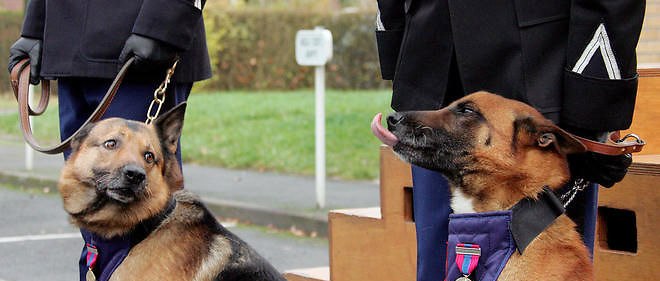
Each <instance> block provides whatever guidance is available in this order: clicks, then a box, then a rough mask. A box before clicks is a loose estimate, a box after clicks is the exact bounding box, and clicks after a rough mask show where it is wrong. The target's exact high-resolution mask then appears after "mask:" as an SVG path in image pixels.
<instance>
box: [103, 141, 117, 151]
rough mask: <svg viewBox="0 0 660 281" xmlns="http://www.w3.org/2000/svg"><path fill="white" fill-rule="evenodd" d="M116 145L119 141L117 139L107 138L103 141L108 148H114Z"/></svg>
mask: <svg viewBox="0 0 660 281" xmlns="http://www.w3.org/2000/svg"><path fill="white" fill-rule="evenodd" d="M115 146H117V141H116V140H107V141H105V142H104V143H103V147H105V148H107V149H114V148H115Z"/></svg>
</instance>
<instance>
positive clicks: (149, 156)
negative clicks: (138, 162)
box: [144, 152, 154, 163]
mask: <svg viewBox="0 0 660 281" xmlns="http://www.w3.org/2000/svg"><path fill="white" fill-rule="evenodd" d="M144 160H145V161H147V163H153V162H154V154H153V153H151V152H145V153H144Z"/></svg>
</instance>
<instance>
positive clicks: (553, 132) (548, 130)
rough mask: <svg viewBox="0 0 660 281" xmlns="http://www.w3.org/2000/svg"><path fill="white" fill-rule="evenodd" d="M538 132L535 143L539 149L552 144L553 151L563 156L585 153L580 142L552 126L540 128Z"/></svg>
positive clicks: (584, 148)
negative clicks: (555, 150) (553, 146)
mask: <svg viewBox="0 0 660 281" xmlns="http://www.w3.org/2000/svg"><path fill="white" fill-rule="evenodd" d="M539 131H540V133H539V134H538V136H537V142H538V144H539V146H541V147H546V146H548V145H549V144H550V143H554V145H555V149H557V151H559V152H560V153H562V154H565V155H568V154H575V153H584V152H586V151H587V148H586V147H585V146H584V144H582V142H580V141H579V140H578V139H576V138H575V137H573V136H572V135H571V134H569V133H568V132H566V131H564V130H562V129H561V128H559V127H557V126H556V125H554V124H553V125H546V126H541V127H540V130H539Z"/></svg>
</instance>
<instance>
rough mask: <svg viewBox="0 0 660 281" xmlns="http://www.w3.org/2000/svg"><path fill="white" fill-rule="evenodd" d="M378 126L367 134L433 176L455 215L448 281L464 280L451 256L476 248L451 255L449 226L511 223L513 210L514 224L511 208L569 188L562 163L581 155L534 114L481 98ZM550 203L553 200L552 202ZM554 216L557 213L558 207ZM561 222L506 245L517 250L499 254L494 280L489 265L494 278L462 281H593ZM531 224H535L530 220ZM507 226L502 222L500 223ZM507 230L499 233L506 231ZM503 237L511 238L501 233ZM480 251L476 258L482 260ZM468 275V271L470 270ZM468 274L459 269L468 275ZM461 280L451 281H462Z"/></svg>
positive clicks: (576, 239)
mask: <svg viewBox="0 0 660 281" xmlns="http://www.w3.org/2000/svg"><path fill="white" fill-rule="evenodd" d="M380 118H381V115H380V114H379V115H377V116H376V117H375V118H374V120H373V122H372V130H373V132H374V134H375V135H376V136H377V137H378V138H379V139H380V140H381V141H382V142H383V143H385V144H387V145H390V146H392V148H393V150H394V152H395V153H396V154H397V155H398V156H399V157H400V158H401V159H402V160H404V161H406V162H408V163H410V164H413V165H417V166H420V167H423V168H427V169H430V170H435V171H439V172H441V173H442V174H443V175H444V176H445V177H446V178H447V179H448V180H449V182H450V190H451V193H452V199H451V207H452V209H453V210H454V214H455V215H452V217H450V230H449V231H450V238H449V248H448V253H449V257H448V262H447V268H448V270H447V272H448V276H447V277H448V279H447V280H449V281H454V280H457V279H456V278H457V277H460V278H467V277H468V276H469V275H470V272H468V271H466V272H464V271H463V270H464V269H462V268H459V266H457V265H456V264H454V260H453V259H452V258H453V253H454V252H455V253H456V256H457V257H458V256H459V255H467V254H471V253H476V252H475V251H473V249H467V250H466V248H465V247H474V246H472V245H471V244H469V243H474V242H475V241H454V242H458V243H465V245H458V244H455V245H458V246H457V247H456V249H453V248H452V246H453V245H452V223H453V220H454V219H456V220H457V221H460V219H461V218H464V217H465V216H471V218H474V216H480V215H482V216H483V214H484V213H489V214H490V213H492V214H495V216H494V217H497V216H499V215H502V214H504V215H508V216H509V218H511V216H510V215H509V213H507V212H506V211H507V210H510V209H513V210H514V211H513V221H516V208H517V206H520V205H521V202H522V203H524V204H527V205H528V206H534V205H535V204H536V205H539V204H540V203H538V204H537V202H539V201H544V202H545V201H547V200H541V198H542V197H543V198H546V197H548V196H549V195H548V193H551V192H550V190H552V191H555V190H557V189H559V188H561V187H562V186H563V185H564V184H565V183H566V182H567V181H569V179H570V174H569V169H568V162H567V160H566V155H567V154H571V153H582V152H584V151H585V147H584V145H582V143H580V142H579V141H578V140H576V139H575V138H573V137H572V136H571V135H569V134H567V133H566V132H564V131H563V130H561V129H560V128H558V127H556V126H555V125H553V123H552V122H551V121H549V120H547V119H545V118H544V117H543V116H542V115H541V114H540V113H539V112H538V111H536V110H535V109H534V108H532V107H530V106H528V105H526V104H524V103H521V102H518V101H514V100H510V99H506V98H503V97H500V96H498V95H494V94H490V93H486V92H478V93H474V94H471V95H468V96H466V97H464V98H461V99H459V100H457V101H455V102H453V103H452V104H450V105H449V106H447V107H445V108H443V109H441V110H437V111H416V112H401V113H393V114H391V115H389V116H388V117H387V123H388V129H389V130H387V129H385V128H383V127H382V125H381V124H380ZM544 189H545V191H544ZM548 189H549V190H548ZM550 197H553V198H554V195H552V196H550ZM555 199H556V198H555ZM548 202H549V201H548ZM558 208H560V209H562V210H561V211H563V208H562V207H558ZM473 213H477V214H473ZM560 214H561V212H559V213H557V215H558V217H557V218H556V219H554V217H553V219H554V221H552V220H550V221H549V222H548V224H549V226H547V228H545V229H543V228H541V229H539V231H538V232H539V233H538V235H537V236H533V237H531V238H530V239H529V243H528V244H526V243H520V242H519V241H518V240H516V243H512V244H513V246H512V247H510V248H511V249H514V248H515V247H516V246H517V248H518V251H514V250H509V251H508V252H507V251H504V252H505V253H508V256H509V258H508V261H507V259H506V258H507V254H503V255H502V256H501V259H502V261H501V263H502V264H501V265H504V263H506V265H505V266H504V268H503V269H502V268H500V269H499V272H498V269H497V268H493V266H492V264H491V265H490V267H491V268H490V269H488V270H494V273H492V274H491V273H483V272H482V273H479V272H477V274H476V276H477V278H475V277H474V275H475V274H473V275H472V276H469V278H470V279H471V280H495V279H496V280H500V281H502V280H593V266H592V264H591V260H590V258H589V253H588V251H587V249H586V247H585V246H584V244H583V242H582V240H581V239H580V236H579V234H578V233H577V232H576V230H575V224H574V223H573V221H571V220H570V219H569V218H568V217H567V216H566V215H563V214H561V215H560ZM488 216H490V215H488ZM489 218H492V217H489ZM528 218H529V217H528ZM531 218H532V220H534V217H531ZM510 221H511V220H510V219H509V220H506V219H505V220H502V222H504V223H511V222H510ZM526 223H527V222H522V223H521V224H526ZM531 223H534V222H531ZM456 226H457V227H459V225H456ZM474 227H476V228H477V229H474ZM488 227H490V226H486V225H473V228H472V229H468V230H467V231H468V232H471V231H474V232H479V231H482V230H481V229H479V228H488ZM507 228H508V227H507V226H504V227H503V229H504V230H505V231H509V230H508V229H507ZM512 231H513V230H512ZM503 236H504V237H510V236H511V235H510V234H509V233H507V234H506V235H503ZM456 237H459V238H458V240H460V239H465V240H469V239H477V238H478V237H477V236H475V235H472V236H470V235H467V236H465V235H464V236H456ZM467 237H469V238H467ZM514 238H516V237H515V235H514ZM532 238H533V239H532ZM523 242H524V241H523ZM490 243H494V242H493V241H490ZM486 244H488V243H486ZM505 244H506V242H505ZM515 244H518V245H515ZM525 244H526V245H525ZM466 245H467V246H466ZM461 246H463V247H461ZM482 246H484V245H482ZM523 250H524V251H523ZM483 251H484V249H482V253H481V254H488V253H483ZM486 251H490V250H486ZM493 252H494V251H493ZM477 254H478V253H477ZM468 257H469V256H468ZM486 258H488V257H486V256H482V259H481V260H479V261H478V263H477V264H478V265H477V271H478V270H480V269H479V268H480V267H484V268H485V267H488V266H489V265H488V264H486V262H489V261H486V260H484V259H486ZM463 260H464V259H463V258H461V261H463ZM467 260H468V259H465V261H466V264H467ZM482 261H483V262H482ZM456 262H457V263H458V262H459V261H458V260H456ZM496 262H499V261H496ZM470 263H472V262H471V261H470ZM470 268H474V266H472V264H470ZM470 268H467V267H466V268H465V269H469V270H472V269H470ZM459 270H460V272H458V271H459ZM452 271H454V272H456V273H455V274H456V276H455V277H452V276H451V274H452ZM475 272H476V271H475ZM461 276H463V277H461ZM460 278H459V279H458V280H465V279H460Z"/></svg>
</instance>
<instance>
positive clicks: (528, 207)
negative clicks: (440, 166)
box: [445, 187, 564, 281]
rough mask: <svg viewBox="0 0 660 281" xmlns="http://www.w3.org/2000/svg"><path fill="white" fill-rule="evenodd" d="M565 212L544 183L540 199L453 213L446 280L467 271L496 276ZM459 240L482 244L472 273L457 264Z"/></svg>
mask: <svg viewBox="0 0 660 281" xmlns="http://www.w3.org/2000/svg"><path fill="white" fill-rule="evenodd" d="M563 213H564V207H563V205H562V204H561V201H559V199H558V198H557V197H556V196H555V195H554V193H553V192H552V191H551V190H550V189H548V188H547V187H544V189H543V192H542V193H540V194H539V196H538V199H537V200H534V199H531V198H525V199H523V200H521V201H519V202H518V203H517V204H516V205H515V206H513V207H512V208H511V209H509V210H506V211H498V212H488V213H473V214H452V215H450V216H449V237H448V240H447V264H446V266H447V270H446V272H447V276H446V278H445V280H446V281H455V280H457V279H459V278H461V277H463V276H465V275H468V274H469V276H470V277H469V278H470V280H472V281H494V280H496V279H497V278H498V277H499V276H500V273H501V272H502V269H503V268H504V266H505V265H506V263H507V261H508V260H509V258H510V257H511V255H512V254H513V252H514V251H515V250H516V249H518V251H519V252H520V254H523V251H524V250H525V248H526V247H527V246H528V245H529V243H531V242H532V240H534V238H536V236H538V234H539V233H541V232H543V230H545V228H547V227H548V226H549V225H550V224H552V222H554V220H555V219H556V218H557V217H558V216H560V215H561V214H563ZM458 244H469V245H478V247H480V257H479V259H478V263H477V265H476V268H475V269H474V271H473V272H471V274H470V272H465V271H462V270H461V268H459V266H458V265H457V264H456V258H457V255H461V253H460V251H457V247H456V246H457V245H458ZM459 248H460V247H459ZM457 252H459V253H458V254H457ZM460 260H463V257H460ZM466 260H467V259H466Z"/></svg>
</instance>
